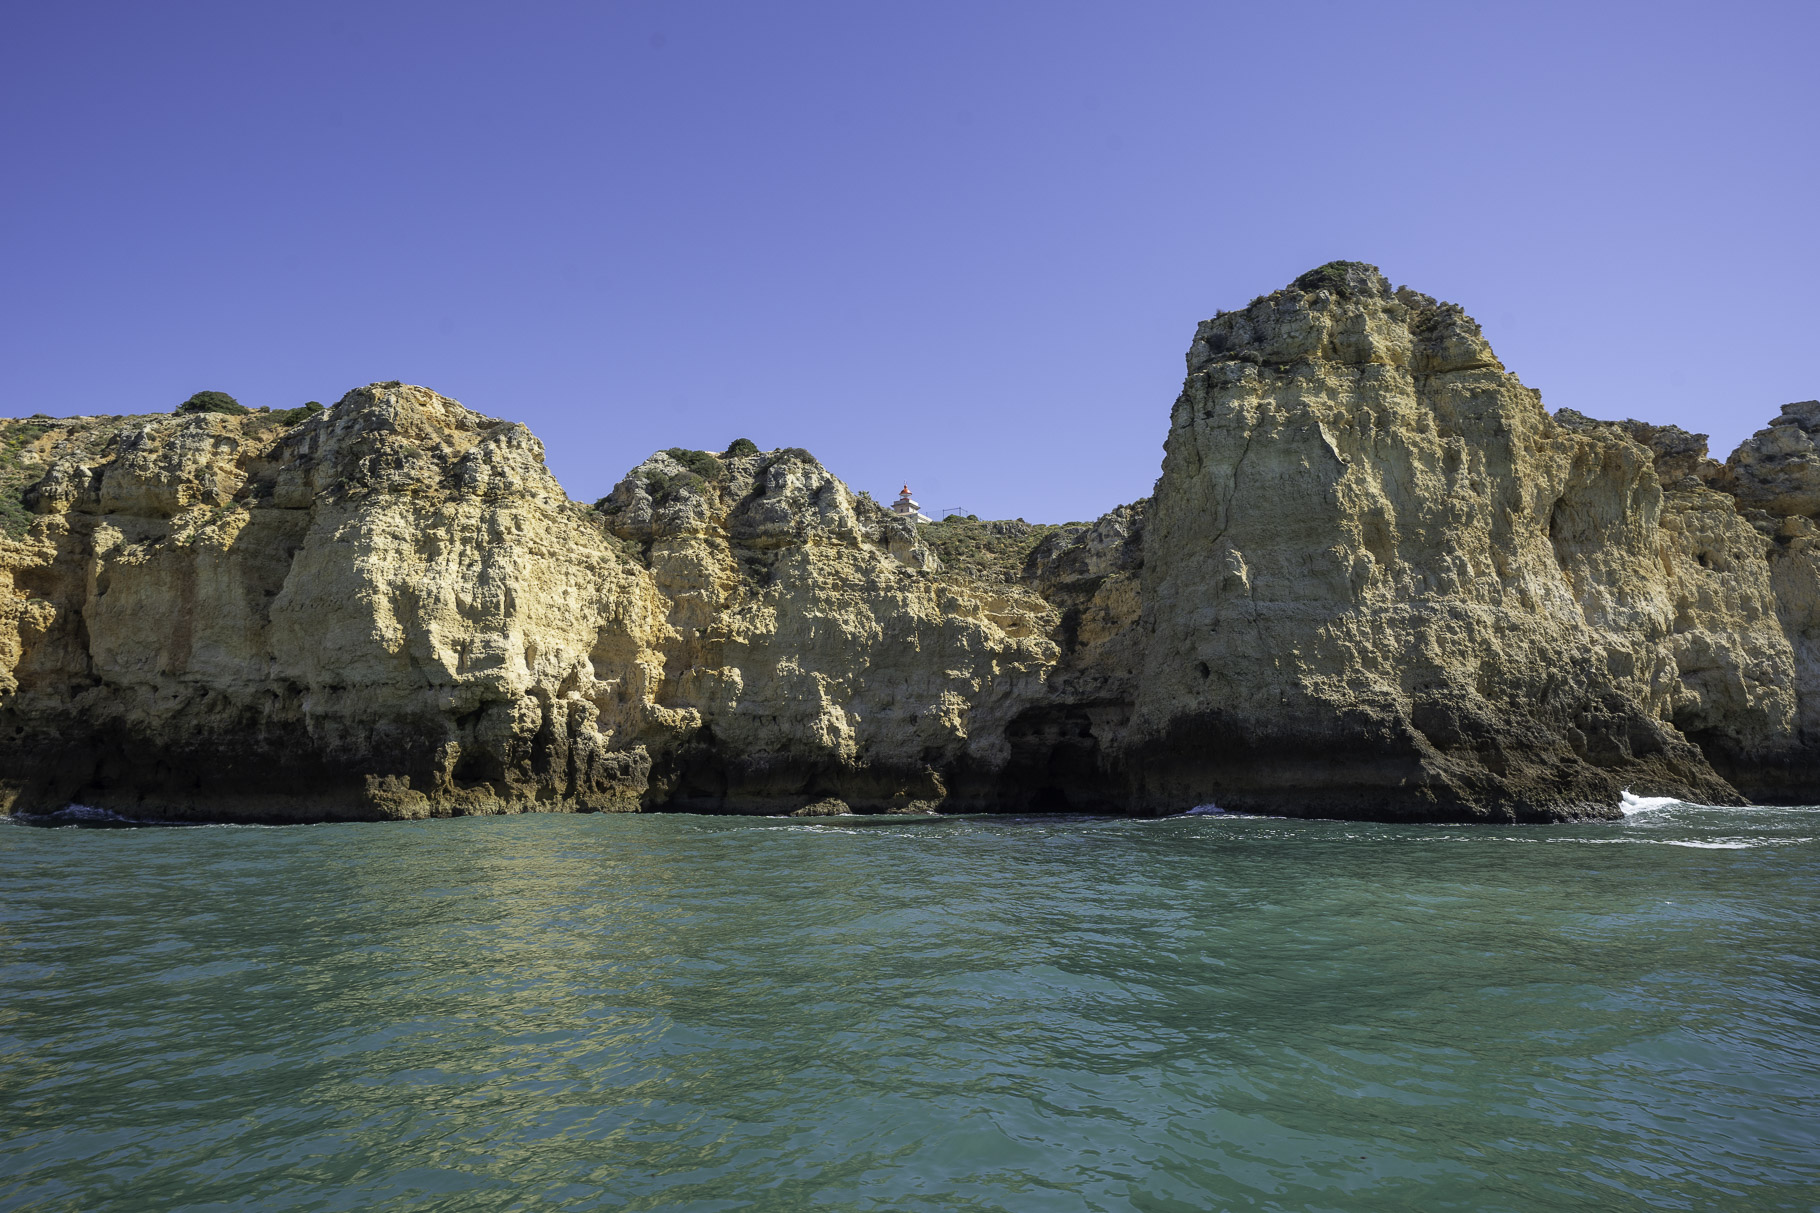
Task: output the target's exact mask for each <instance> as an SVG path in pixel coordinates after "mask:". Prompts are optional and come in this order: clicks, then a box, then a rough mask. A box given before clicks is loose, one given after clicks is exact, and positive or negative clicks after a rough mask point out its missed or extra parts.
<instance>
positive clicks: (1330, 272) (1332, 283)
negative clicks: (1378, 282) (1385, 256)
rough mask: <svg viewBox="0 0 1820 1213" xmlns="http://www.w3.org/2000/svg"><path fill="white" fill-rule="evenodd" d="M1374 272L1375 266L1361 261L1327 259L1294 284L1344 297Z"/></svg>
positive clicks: (1297, 286)
mask: <svg viewBox="0 0 1820 1213" xmlns="http://www.w3.org/2000/svg"><path fill="white" fill-rule="evenodd" d="M1375 273H1377V266H1375V265H1366V264H1365V263H1364V262H1363V261H1329V262H1328V263H1327V264H1326V265H1317V266H1316V267H1315V268H1313V269H1311V270H1309V271H1308V272H1307V273H1306V274H1303V275H1302V276H1301V277H1300V278H1297V279H1296V280H1295V286H1296V289H1297V290H1302V291H1332V292H1333V293H1334V294H1335V295H1338V296H1340V297H1341V298H1346V297H1347V296H1350V295H1351V294H1353V293H1354V289H1355V287H1356V286H1357V285H1358V284H1359V283H1361V282H1369V281H1370V280H1371V276H1372V275H1373V274H1375Z"/></svg>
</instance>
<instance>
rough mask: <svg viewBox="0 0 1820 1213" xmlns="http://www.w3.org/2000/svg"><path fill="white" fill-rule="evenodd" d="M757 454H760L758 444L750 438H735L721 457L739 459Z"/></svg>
mask: <svg viewBox="0 0 1820 1213" xmlns="http://www.w3.org/2000/svg"><path fill="white" fill-rule="evenodd" d="M756 454H758V443H756V442H754V441H752V440H751V439H750V438H735V439H734V440H733V441H732V442H729V443H728V444H727V449H726V450H724V451H722V452H721V456H720V457H721V458H722V459H739V458H742V457H743V456H746V455H756Z"/></svg>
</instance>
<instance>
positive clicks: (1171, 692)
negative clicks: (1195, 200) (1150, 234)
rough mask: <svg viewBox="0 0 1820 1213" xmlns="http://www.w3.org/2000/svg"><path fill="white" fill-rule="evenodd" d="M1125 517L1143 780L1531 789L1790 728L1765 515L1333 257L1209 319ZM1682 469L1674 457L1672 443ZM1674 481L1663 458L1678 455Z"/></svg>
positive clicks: (1440, 802)
mask: <svg viewBox="0 0 1820 1213" xmlns="http://www.w3.org/2000/svg"><path fill="white" fill-rule="evenodd" d="M1166 451H1167V453H1166V456H1165V459H1164V464H1163V476H1162V479H1161V480H1160V481H1159V482H1158V485H1157V492H1156V496H1155V498H1154V500H1153V502H1152V503H1151V506H1150V511H1149V519H1148V524H1147V531H1146V535H1145V542H1144V573H1143V578H1142V586H1141V596H1142V600H1143V608H1142V611H1143V622H1142V628H1143V632H1144V636H1143V640H1142V647H1143V651H1144V662H1143V669H1142V675H1141V676H1140V677H1139V678H1138V679H1137V682H1136V686H1137V692H1136V695H1135V703H1134V713H1133V717H1132V721H1131V724H1130V726H1129V728H1128V730H1127V731H1126V732H1125V734H1124V735H1123V736H1122V737H1121V738H1120V741H1119V745H1118V747H1117V752H1118V756H1119V759H1120V760H1121V761H1122V763H1123V765H1124V767H1125V768H1126V770H1127V772H1128V774H1129V777H1130V780H1131V784H1132V790H1133V797H1134V799H1135V800H1136V801H1137V802H1139V803H1144V804H1151V805H1156V806H1158V807H1165V806H1172V805H1175V804H1179V803H1181V802H1183V801H1185V800H1188V799H1192V798H1198V797H1206V798H1207V799H1210V800H1213V801H1215V802H1218V803H1221V804H1223V805H1226V806H1228V807H1233V808H1254V809H1264V810H1269V811H1272V812H1288V813H1297V812H1317V813H1338V814H1344V815H1363V816H1374V817H1376V816H1382V817H1404V816H1408V817H1435V816H1440V817H1463V818H1469V819H1471V818H1486V817H1490V818H1498V817H1509V816H1515V817H1518V818H1525V817H1551V816H1558V815H1563V814H1572V813H1575V812H1581V811H1584V806H1589V805H1601V804H1603V805H1610V804H1613V803H1615V802H1616V799H1617V796H1618V793H1619V791H1620V790H1621V789H1622V788H1623V787H1625V786H1627V785H1632V784H1635V785H1637V786H1645V785H1647V786H1650V787H1654V788H1657V789H1659V790H1662V791H1665V792H1669V793H1672V794H1675V795H1682V796H1687V797H1691V798H1695V799H1701V800H1709V801H1712V800H1729V799H1733V798H1735V796H1736V795H1737V793H1736V792H1735V790H1734V789H1733V788H1732V787H1730V786H1728V785H1727V783H1726V781H1725V780H1723V779H1722V778H1721V777H1720V776H1719V775H1718V774H1717V773H1716V772H1715V771H1714V770H1713V768H1712V766H1711V765H1710V763H1709V762H1708V760H1707V758H1706V757H1705V755H1704V754H1703V753H1702V752H1701V750H1700V749H1699V748H1698V746H1697V745H1695V744H1694V743H1693V742H1692V741H1690V739H1689V737H1688V734H1687V732H1686V731H1684V730H1687V729H1697V730H1700V731H1703V732H1705V733H1707V734H1710V735H1712V736H1713V737H1714V738H1715V739H1723V741H1724V743H1725V744H1727V745H1729V746H1730V747H1732V749H1733V750H1734V751H1735V752H1737V753H1739V754H1749V753H1754V752H1756V751H1759V750H1764V749H1774V748H1776V747H1778V746H1781V745H1784V744H1786V742H1787V740H1788V738H1789V737H1790V734H1791V729H1792V726H1793V723H1794V720H1795V716H1796V703H1795V695H1794V681H1795V678H1794V657H1793V654H1792V652H1791V649H1790V646H1789V644H1788V642H1787V640H1786V639H1785V638H1784V636H1783V635H1782V632H1781V629H1780V628H1779V626H1778V624H1777V621H1776V617H1775V606H1774V598H1773V594H1772V592H1771V589H1770V586H1769V578H1768V570H1767V566H1766V565H1765V563H1764V561H1763V556H1762V551H1761V549H1762V547H1763V544H1762V542H1761V540H1760V537H1759V536H1758V535H1757V534H1756V533H1755V532H1754V531H1753V530H1752V528H1751V527H1750V526H1749V525H1748V524H1747V523H1745V522H1744V521H1743V520H1742V519H1741V518H1739V517H1738V516H1737V514H1736V511H1735V510H1733V509H1732V508H1731V504H1730V502H1729V501H1728V500H1727V499H1726V498H1724V497H1722V496H1720V495H1718V494H1715V493H1711V492H1710V491H1708V490H1706V489H1704V488H1702V487H1696V488H1692V489H1688V490H1686V491H1685V492H1682V491H1680V490H1677V492H1676V493H1675V494H1671V498H1670V499H1667V500H1665V497H1664V493H1663V489H1662V483H1661V478H1660V476H1659V475H1658V472H1657V467H1656V462H1657V453H1656V452H1655V451H1654V450H1652V449H1651V448H1650V447H1648V446H1646V445H1644V444H1642V443H1639V442H1638V441H1636V439H1635V438H1633V437H1632V436H1631V435H1630V434H1628V433H1626V432H1625V431H1624V430H1623V429H1621V428H1619V427H1615V426H1605V425H1600V424H1597V423H1590V422H1585V421H1584V419H1580V421H1579V423H1567V422H1565V421H1557V420H1556V419H1553V418H1550V417H1549V415H1548V414H1547V413H1546V411H1545V410H1544V409H1543V407H1542V403H1541V401H1540V399H1539V398H1538V396H1537V394H1536V393H1535V392H1533V391H1531V390H1530V389H1528V388H1526V387H1524V386H1523V384H1522V383H1521V382H1520V381H1519V380H1518V379H1517V378H1516V376H1515V375H1513V374H1511V373H1509V372H1508V371H1506V370H1505V369H1504V367H1503V365H1502V364H1501V363H1500V362H1499V361H1498V359H1497V357H1496V356H1495V355H1494V354H1493V352H1492V350H1491V347H1490V346H1489V345H1488V344H1487V343H1486V341H1485V340H1484V337H1483V336H1482V334H1481V333H1480V330H1479V326H1478V325H1477V324H1476V323H1474V322H1473V321H1472V319H1471V318H1470V317H1468V316H1467V315H1466V314H1465V313H1464V312H1462V311H1461V310H1460V309H1459V308H1458V307H1456V306H1453V305H1451V304H1444V303H1437V302H1436V301H1435V300H1433V299H1431V298H1429V297H1427V296H1425V295H1421V294H1418V293H1416V292H1413V291H1409V290H1406V289H1404V290H1392V289H1391V287H1390V285H1389V283H1388V282H1386V281H1385V280H1384V278H1383V277H1382V276H1381V275H1379V274H1378V273H1377V272H1376V270H1375V269H1373V268H1372V267H1369V266H1363V265H1358V264H1341V265H1336V266H1328V267H1323V269H1322V270H1319V271H1315V272H1314V273H1311V274H1309V275H1305V276H1304V277H1303V278H1301V279H1298V280H1297V281H1296V282H1295V283H1294V284H1292V285H1291V286H1290V287H1289V288H1287V289H1285V290H1282V291H1278V292H1276V293H1274V294H1272V295H1269V296H1266V297H1264V298H1261V299H1259V300H1257V301H1255V302H1253V303H1252V304H1251V306H1249V307H1247V308H1245V309H1243V310H1241V311H1237V312H1229V313H1223V314H1221V315H1220V316H1217V317H1215V318H1214V319H1212V320H1210V321H1207V322H1206V323H1204V324H1202V325H1201V326H1200V328H1199V329H1198V330H1197V332H1196V334H1195V339H1194V343H1193V345H1192V346H1191V348H1190V350H1189V354H1188V379H1187V382H1186V384H1185V386H1184V389H1183V392H1182V395H1181V397H1180V399H1178V401H1177V402H1176V406H1175V410H1174V413H1173V416H1172V419H1171V426H1170V433H1169V438H1168V442H1167V447H1166ZM1677 470H1678V469H1677ZM1678 479H1679V478H1678Z"/></svg>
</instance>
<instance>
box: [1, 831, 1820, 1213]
mask: <svg viewBox="0 0 1820 1213" xmlns="http://www.w3.org/2000/svg"><path fill="white" fill-rule="evenodd" d="M1630 807H1632V808H1634V809H1636V810H1637V811H1635V812H1633V813H1632V814H1631V815H1630V816H1629V817H1628V818H1627V819H1626V820H1625V821H1624V822H1622V823H1610V824H1601V825H1585V826H1567V827H1526V828H1518V827H1505V828H1498V827H1492V828H1487V827H1470V828H1469V827H1390V826H1375V825H1359V824H1348V823H1339V822H1306V821H1293V822H1292V821H1282V820H1276V819H1267V818H1243V817H1235V816H1227V815H1220V814H1202V815H1198V816H1193V817H1181V818H1170V819H1164V820H1158V821H1129V820H1115V819H1101V818H1031V819H1004V818H979V817H971V818H947V819H909V820H905V819H883V818H841V819H829V820H816V821H790V820H756V821H754V820H733V819H716V818H701V817H682V816H640V817H617V816H600V817H558V816H551V817H523V818H507V819H497V818H494V819H471V820H458V821H442V822H424V823H415V824H400V825H387V826H373V825H325V826H311V827H293V828H286V829H260V828H246V827H207V828H188V829H117V830H105V831H102V830H90V829H76V828H68V829H30V828H26V827H22V826H14V825H8V826H4V827H0V848H3V849H4V850H3V858H4V862H3V863H0V894H3V895H0V990H4V993H3V994H0V1054H3V1056H0V1087H3V1089H4V1092H5V1105H6V1121H5V1136H4V1141H3V1142H0V1209H34V1210H38V1209H44V1210H85V1211H94V1210H111V1209H119V1210H129V1209H130V1210H141V1209H196V1210H202V1209H254V1208H257V1209H262V1210H263V1209H275V1210H305V1209H308V1210H329V1209H336V1210H341V1209H346V1210H366V1209H375V1208H387V1209H439V1210H442V1209H451V1210H452V1209H474V1210H494V1209H498V1210H506V1209H564V1208H574V1209H582V1208H601V1207H607V1208H627V1209H665V1210H669V1209H700V1210H710V1209H712V1210H720V1209H759V1210H799V1209H818V1208H827V1209H878V1210H885V1209H890V1210H907V1209H927V1210H957V1209H958V1210H969V1209H981V1210H984V1209H1017V1210H1026V1209H1028V1210H1047V1209H1054V1210H1077V1209H1082V1208H1087V1209H1137V1210H1175V1209H1208V1208H1215V1209H1343V1210H1378V1209H1385V1210H1388V1209H1408V1208H1422V1209H1473V1210H1494V1209H1505V1210H1541V1209H1578V1208H1585V1209H1593V1208H1600V1209H1614V1208H1616V1209H1622V1208H1683V1209H1736V1210H1745V1209H1750V1210H1762V1209H1803V1210H1809V1209H1813V1208H1816V1207H1820V1205H1817V1199H1820V1198H1817V1196H1816V1193H1817V1192H1820V1188H1817V1187H1816V1185H1817V1184H1820V1129H1817V1128H1816V1126H1817V1125H1820V1043H1817V1042H1820V1034H1817V1033H1816V1028H1820V931H1816V929H1815V924H1816V922H1820V844H1817V843H1816V841H1815V839H1816V837H1820V811H1816V810H1811V809H1705V808H1696V807H1691V806H1681V805H1675V804H1672V803H1667V802H1662V803H1651V804H1645V803H1641V802H1638V803H1635V804H1633V805H1631V806H1630Z"/></svg>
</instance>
